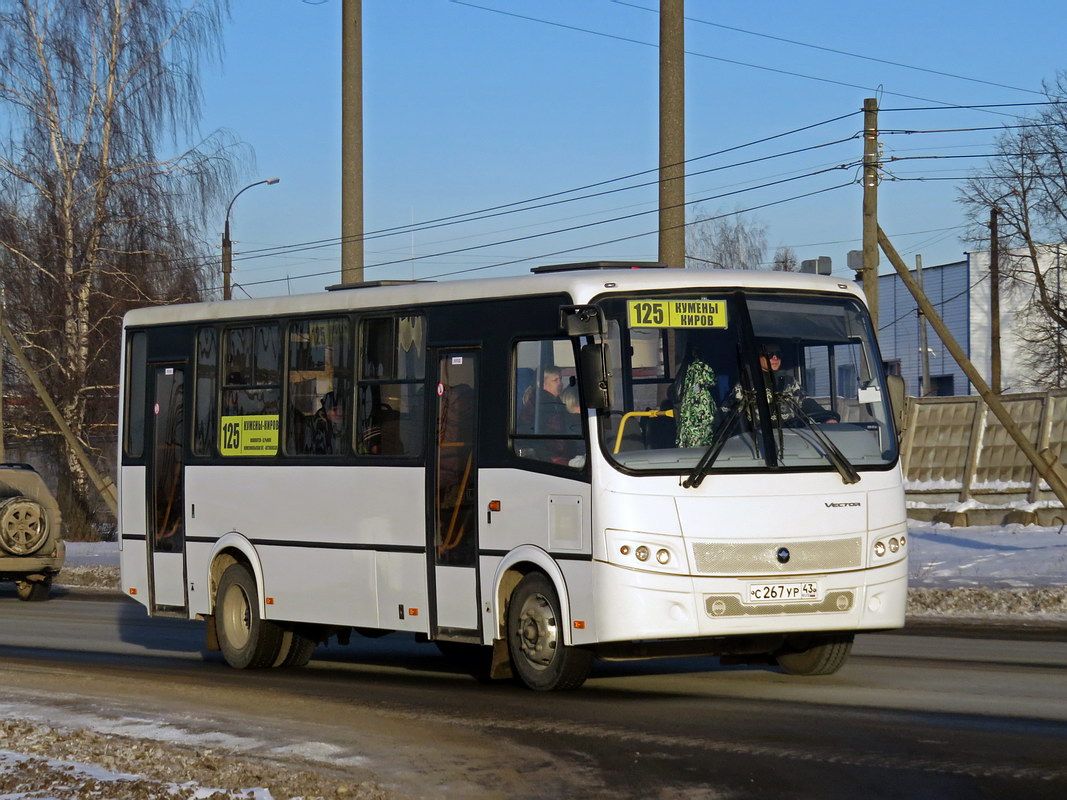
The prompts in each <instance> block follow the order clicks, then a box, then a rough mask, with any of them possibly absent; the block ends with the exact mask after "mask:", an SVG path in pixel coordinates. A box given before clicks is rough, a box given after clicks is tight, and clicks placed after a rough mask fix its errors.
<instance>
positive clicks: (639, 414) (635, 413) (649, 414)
mask: <svg viewBox="0 0 1067 800" xmlns="http://www.w3.org/2000/svg"><path fill="white" fill-rule="evenodd" d="M630 417H671V418H673V417H674V409H672V408H668V409H666V410H665V411H652V410H649V411H628V412H626V413H625V414H623V415H622V419H621V420H619V435H618V436H616V437H615V450H614V451H613V452H615V453H618V452H619V448H620V447H622V434H623V432H624V431H625V430H626V420H628V419H629V418H630Z"/></svg>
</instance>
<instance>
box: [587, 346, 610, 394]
mask: <svg viewBox="0 0 1067 800" xmlns="http://www.w3.org/2000/svg"><path fill="white" fill-rule="evenodd" d="M579 362H580V366H581V370H582V396H583V397H584V398H585V404H586V406H587V407H588V408H611V370H610V369H609V367H608V364H609V363H611V362H610V358H609V353H608V346H607V344H586V345H582V351H581V355H580V356H579Z"/></svg>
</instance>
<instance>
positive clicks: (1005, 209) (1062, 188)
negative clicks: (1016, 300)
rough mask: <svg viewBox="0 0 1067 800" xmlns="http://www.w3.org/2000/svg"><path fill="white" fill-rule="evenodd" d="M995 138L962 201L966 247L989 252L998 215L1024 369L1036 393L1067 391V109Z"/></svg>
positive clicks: (1054, 96)
mask: <svg viewBox="0 0 1067 800" xmlns="http://www.w3.org/2000/svg"><path fill="white" fill-rule="evenodd" d="M1045 92H1046V94H1047V95H1048V97H1049V99H1050V100H1053V101H1060V102H1062V101H1064V100H1067V74H1065V73H1061V74H1060V75H1059V76H1058V77H1057V79H1056V81H1055V82H1054V83H1052V84H1046V86H1045ZM1015 124H1017V125H1020V124H1021V125H1029V127H1016V128H1011V129H1006V130H1005V131H1004V132H1003V133H1002V134H1001V135H1000V136H999V137H998V139H997V148H996V149H997V152H998V155H997V157H996V158H994V159H992V160H991V161H990V162H989V163H988V164H987V165H986V166H985V167H984V168H983V169H982V172H983V173H984V174H983V175H982V176H980V177H975V178H972V179H970V180H969V181H968V182H967V184H966V185H965V187H964V188H963V189H962V190H961V192H960V201H961V202H962V203H963V204H964V206H965V207H966V208H967V210H968V214H969V217H970V219H971V222H972V231H971V237H970V238H971V241H973V242H974V243H975V245H976V246H978V247H981V246H983V245H984V246H985V247H986V248H988V247H989V221H990V210H991V209H992V208H994V207H995V208H996V209H997V222H998V224H997V229H998V233H999V251H1000V253H1001V257H1000V259H999V264H1000V269H1001V281H1002V283H1004V284H1005V285H1011V288H1012V290H1013V291H1015V292H1017V293H1021V294H1022V295H1023V296H1025V297H1026V301H1025V308H1024V311H1023V314H1021V315H1020V318H1022V319H1025V320H1026V325H1025V326H1019V331H1020V337H1021V339H1022V341H1023V346H1024V359H1025V366H1026V368H1027V370H1028V372H1029V374H1030V376H1031V382H1032V383H1033V385H1034V387H1035V388H1040V387H1046V388H1063V387H1065V386H1067V106H1064V105H1056V104H1053V105H1047V106H1042V107H1041V108H1040V110H1039V111H1038V112H1037V114H1036V115H1034V116H1033V117H1031V118H1023V119H1020V120H1017V121H1016V123H1015Z"/></svg>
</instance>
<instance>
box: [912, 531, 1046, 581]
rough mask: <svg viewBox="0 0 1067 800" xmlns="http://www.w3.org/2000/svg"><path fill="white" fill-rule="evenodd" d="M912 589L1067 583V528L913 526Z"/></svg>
mask: <svg viewBox="0 0 1067 800" xmlns="http://www.w3.org/2000/svg"><path fill="white" fill-rule="evenodd" d="M908 530H909V534H910V535H909V543H908V547H909V548H910V569H909V573H910V577H911V585H912V586H916V587H934V588H953V587H965V586H984V587H987V588H995V589H1018V588H1033V587H1043V586H1063V585H1067V526H1060V527H1058V528H1041V527H1038V526H1036V525H1027V526H1025V527H1024V526H1021V525H1012V526H1007V527H987V528H952V527H949V526H948V525H946V524H944V523H932V522H914V521H912V522H910V523H909V525H908Z"/></svg>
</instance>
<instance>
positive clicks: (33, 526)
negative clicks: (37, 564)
mask: <svg viewBox="0 0 1067 800" xmlns="http://www.w3.org/2000/svg"><path fill="white" fill-rule="evenodd" d="M47 537H48V518H47V517H46V516H45V511H44V508H43V507H42V506H41V504H40V503H38V502H37V501H36V500H30V499H29V498H28V497H9V498H7V499H6V500H4V501H3V503H0V547H2V548H3V549H4V550H7V552H9V553H11V555H14V556H28V555H30V554H31V553H35V552H37V550H39V549H40V547H41V545H42V544H44V540H45V539H46V538H47Z"/></svg>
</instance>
